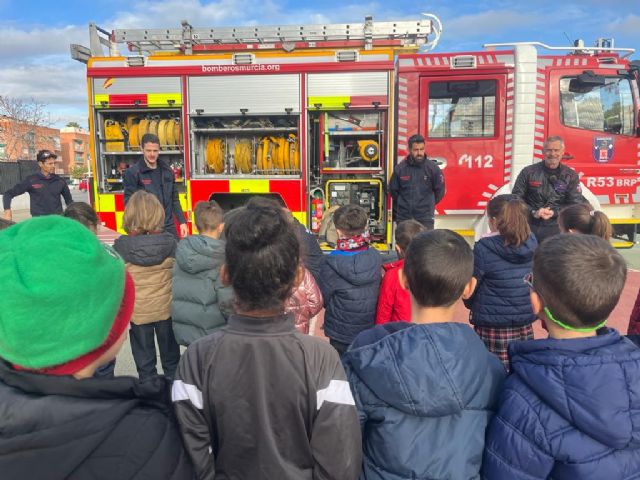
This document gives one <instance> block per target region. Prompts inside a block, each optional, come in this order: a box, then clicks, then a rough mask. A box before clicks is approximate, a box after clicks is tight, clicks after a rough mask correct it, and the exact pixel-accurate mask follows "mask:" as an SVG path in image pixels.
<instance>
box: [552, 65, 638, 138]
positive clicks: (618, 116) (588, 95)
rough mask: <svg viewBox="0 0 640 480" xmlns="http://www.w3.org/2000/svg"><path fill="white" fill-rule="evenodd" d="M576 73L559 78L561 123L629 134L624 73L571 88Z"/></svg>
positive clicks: (628, 96) (628, 91)
mask: <svg viewBox="0 0 640 480" xmlns="http://www.w3.org/2000/svg"><path fill="white" fill-rule="evenodd" d="M575 80H576V77H565V78H562V79H561V80H560V98H561V101H560V109H561V118H562V123H563V124H564V125H566V126H568V127H575V128H581V129H584V130H594V131H597V132H606V133H613V134H617V135H633V126H634V117H633V111H634V109H633V95H632V93H631V84H630V83H629V79H628V78H626V77H606V79H605V81H604V84H603V85H593V86H591V85H589V86H588V88H582V89H580V91H575V90H576V88H574V85H575Z"/></svg>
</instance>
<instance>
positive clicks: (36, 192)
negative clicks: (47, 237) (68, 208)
mask: <svg viewBox="0 0 640 480" xmlns="http://www.w3.org/2000/svg"><path fill="white" fill-rule="evenodd" d="M56 158H58V156H57V155H56V154H55V153H53V152H52V151H50V150H40V151H39V152H38V155H37V157H36V159H37V160H38V167H40V171H39V172H38V173H35V174H33V175H30V176H28V177H27V178H25V179H24V180H23V181H22V182H20V183H18V184H17V185H15V186H14V187H13V188H11V189H9V190H7V191H6V192H5V193H4V195H3V197H2V203H3V204H4V218H5V219H7V220H12V215H11V200H13V197H17V196H18V195H22V194H23V193H28V194H29V198H30V200H31V216H32V217H40V216H42V215H52V214H58V215H61V214H62V200H61V199H60V197H61V196H62V197H64V202H65V203H66V204H67V205H69V204H70V203H71V202H73V199H72V198H71V192H70V191H69V186H68V185H67V182H66V181H65V180H64V179H63V178H62V177H60V176H58V175H56V174H55V173H54V172H55V169H56V164H55V160H56Z"/></svg>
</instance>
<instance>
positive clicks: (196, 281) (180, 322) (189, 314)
mask: <svg viewBox="0 0 640 480" xmlns="http://www.w3.org/2000/svg"><path fill="white" fill-rule="evenodd" d="M194 220H195V224H196V228H197V229H198V232H199V233H200V234H199V235H192V236H190V237H186V238H184V239H182V240H181V241H180V243H178V248H177V250H176V263H175V265H174V268H173V302H172V304H171V316H172V318H173V333H174V334H175V337H176V340H177V342H178V343H179V344H180V345H185V346H188V345H190V344H191V343H192V342H194V341H195V340H197V339H198V338H200V337H204V336H205V335H209V334H211V333H213V332H215V331H216V330H218V329H219V328H220V327H223V326H224V325H226V317H227V312H228V310H229V309H230V308H231V305H230V304H231V300H232V298H233V293H232V291H231V289H230V288H228V287H224V286H223V285H222V281H221V279H220V266H221V265H222V263H223V262H224V245H225V243H224V241H223V240H221V239H220V236H221V235H222V231H223V229H224V212H223V210H222V208H221V207H220V205H218V204H217V203H216V202H214V201H213V200H212V201H209V202H198V204H196V208H195V210H194Z"/></svg>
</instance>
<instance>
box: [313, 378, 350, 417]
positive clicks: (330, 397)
mask: <svg viewBox="0 0 640 480" xmlns="http://www.w3.org/2000/svg"><path fill="white" fill-rule="evenodd" d="M316 398H317V402H318V410H320V407H322V404H323V403H324V402H331V403H341V404H343V405H355V404H356V403H355V401H354V400H353V395H351V388H350V387H349V382H347V381H345V380H331V381H330V382H329V386H328V387H327V388H323V389H322V390H318V393H317V394H316Z"/></svg>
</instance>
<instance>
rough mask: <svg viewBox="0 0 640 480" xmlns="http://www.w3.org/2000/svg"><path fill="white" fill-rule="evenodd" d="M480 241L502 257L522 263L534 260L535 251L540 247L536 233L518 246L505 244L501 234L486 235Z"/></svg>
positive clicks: (511, 261) (510, 261) (515, 262)
mask: <svg viewBox="0 0 640 480" xmlns="http://www.w3.org/2000/svg"><path fill="white" fill-rule="evenodd" d="M480 242H481V243H482V244H483V245H485V246H486V247H487V249H488V250H489V251H491V252H493V253H494V254H496V255H498V256H499V257H500V258H503V259H504V260H506V261H508V262H509V263H514V264H521V263H528V262H531V261H532V260H533V253H534V252H535V250H536V248H538V241H537V240H536V237H535V235H533V234H530V235H529V238H527V239H526V240H525V242H524V243H523V244H521V245H519V246H517V247H514V246H512V245H509V246H505V244H504V240H503V238H502V236H501V235H494V236H490V237H485V238H482V239H481V240H480Z"/></svg>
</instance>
